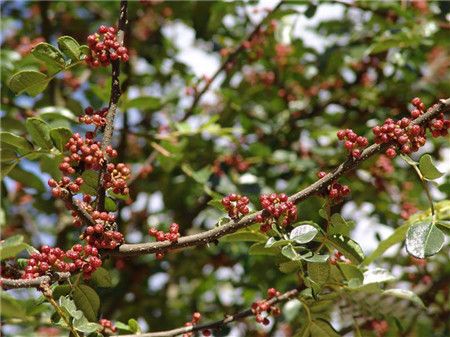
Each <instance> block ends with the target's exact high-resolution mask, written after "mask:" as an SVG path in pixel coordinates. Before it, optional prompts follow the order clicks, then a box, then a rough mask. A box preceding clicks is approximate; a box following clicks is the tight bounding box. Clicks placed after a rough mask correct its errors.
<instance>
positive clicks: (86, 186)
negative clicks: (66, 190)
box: [80, 171, 98, 195]
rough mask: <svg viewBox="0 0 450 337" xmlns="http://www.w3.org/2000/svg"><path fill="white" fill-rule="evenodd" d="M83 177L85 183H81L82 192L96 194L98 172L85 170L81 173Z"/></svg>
mask: <svg viewBox="0 0 450 337" xmlns="http://www.w3.org/2000/svg"><path fill="white" fill-rule="evenodd" d="M81 177H82V178H83V181H84V183H83V185H81V188H80V192H81V193H85V194H86V193H87V194H92V195H95V194H96V193H97V184H98V173H97V172H94V171H84V172H83V174H82V175H81Z"/></svg>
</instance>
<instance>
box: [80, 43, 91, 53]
mask: <svg viewBox="0 0 450 337" xmlns="http://www.w3.org/2000/svg"><path fill="white" fill-rule="evenodd" d="M80 52H81V53H82V54H84V55H90V54H91V49H90V48H89V47H88V46H86V45H84V44H82V45H81V46H80Z"/></svg>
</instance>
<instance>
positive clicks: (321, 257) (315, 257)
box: [301, 252, 330, 263]
mask: <svg viewBox="0 0 450 337" xmlns="http://www.w3.org/2000/svg"><path fill="white" fill-rule="evenodd" d="M310 253H311V254H312V255H311V256H309V255H310V254H309V253H308V254H305V255H302V256H301V258H302V260H305V261H307V262H318V263H324V262H327V261H328V259H329V258H330V256H329V255H318V254H314V253H312V252H310Z"/></svg>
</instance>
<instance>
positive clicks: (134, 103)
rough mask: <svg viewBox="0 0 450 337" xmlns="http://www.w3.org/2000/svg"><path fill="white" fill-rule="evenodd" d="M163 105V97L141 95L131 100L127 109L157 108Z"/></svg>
mask: <svg viewBox="0 0 450 337" xmlns="http://www.w3.org/2000/svg"><path fill="white" fill-rule="evenodd" d="M160 106H161V99H160V98H158V97H152V96H140V97H136V98H133V99H131V100H129V101H128V102H127V103H126V104H125V109H130V108H137V109H145V110H157V109H158V108H159V107H160Z"/></svg>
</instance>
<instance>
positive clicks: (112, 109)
mask: <svg viewBox="0 0 450 337" xmlns="http://www.w3.org/2000/svg"><path fill="white" fill-rule="evenodd" d="M127 9H128V1H127V0H122V1H121V2H120V16H119V29H118V32H117V41H118V42H119V43H120V45H123V40H124V36H125V28H126V25H127ZM120 62H121V61H120V60H115V61H111V64H112V74H111V77H112V84H111V98H110V101H109V108H108V113H107V115H106V125H105V129H104V132H103V141H102V146H101V150H102V151H103V152H105V150H106V148H107V147H108V146H109V145H111V138H112V135H113V130H114V118H115V116H116V110H117V103H118V102H119V98H120V95H121V94H122V91H121V90H120V80H119V75H120ZM106 164H107V162H106V161H105V163H104V164H103V167H102V169H101V170H100V174H99V177H98V187H97V210H99V211H103V210H104V208H105V188H104V186H103V180H104V179H103V178H104V175H105V173H106Z"/></svg>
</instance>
